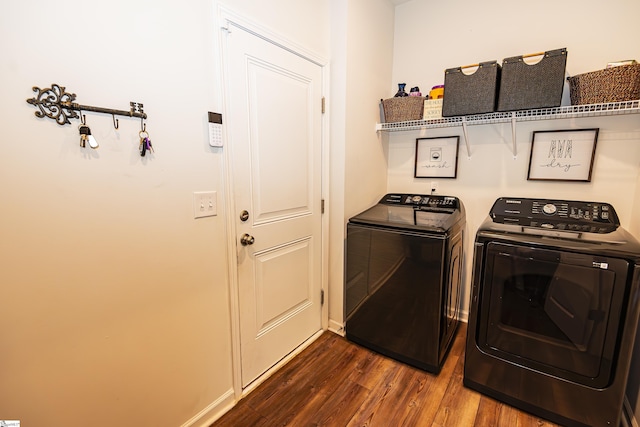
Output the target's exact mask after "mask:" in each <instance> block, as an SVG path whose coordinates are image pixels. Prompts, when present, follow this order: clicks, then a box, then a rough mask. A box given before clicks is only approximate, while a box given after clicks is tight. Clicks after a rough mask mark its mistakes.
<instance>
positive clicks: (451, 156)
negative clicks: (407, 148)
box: [413, 136, 460, 178]
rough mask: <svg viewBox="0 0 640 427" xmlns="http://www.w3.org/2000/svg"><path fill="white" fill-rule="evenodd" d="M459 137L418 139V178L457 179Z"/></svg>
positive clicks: (416, 174)
mask: <svg viewBox="0 0 640 427" xmlns="http://www.w3.org/2000/svg"><path fill="white" fill-rule="evenodd" d="M459 141H460V137H459V136H447V137H437V138H418V139H416V163H415V169H414V174H413V176H415V177H416V178H455V177H456V174H457V172H458V142H459Z"/></svg>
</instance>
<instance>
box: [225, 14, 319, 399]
mask: <svg viewBox="0 0 640 427" xmlns="http://www.w3.org/2000/svg"><path fill="white" fill-rule="evenodd" d="M226 40H227V49H226V52H227V59H228V61H227V64H226V71H227V76H228V86H227V88H228V90H229V93H228V94H227V100H228V105H229V110H228V113H229V114H228V119H227V124H228V130H229V134H228V135H229V141H228V144H227V146H228V148H229V149H230V156H231V159H232V161H231V163H232V164H231V167H232V168H233V170H232V175H233V178H232V180H233V195H232V196H233V200H234V210H235V212H234V214H235V221H236V227H235V228H236V232H237V233H236V234H237V235H236V247H237V252H236V255H237V266H238V290H239V295H238V299H239V311H240V342H241V350H240V351H241V371H242V386H243V387H246V386H247V385H248V384H250V383H251V382H252V381H253V380H255V379H256V378H257V377H259V376H260V375H261V374H262V373H264V372H265V371H266V370H268V369H269V368H270V367H272V366H273V365H274V364H276V363H277V362H278V361H279V360H281V359H282V358H283V357H284V356H286V355H287V354H288V353H290V352H291V351H292V350H294V349H295V348H296V347H298V346H299V345H300V344H302V343H303V342H304V341H305V340H306V339H308V338H309V337H311V336H312V335H313V334H314V333H315V332H317V331H319V330H320V329H321V313H322V310H321V304H320V293H321V284H322V282H321V246H322V245H321V231H322V230H321V211H320V210H321V187H320V186H321V158H322V151H321V148H322V147H321V139H322V138H321V135H322V129H321V122H322V117H321V114H322V111H321V105H322V104H321V103H322V67H321V66H319V65H318V64H316V63H313V62H311V61H309V60H307V59H305V58H303V57H301V56H299V55H297V54H295V53H292V52H291V51H289V50H287V49H284V48H282V47H279V46H277V45H276V44H273V43H271V42H269V41H267V40H265V39H263V38H261V37H258V36H256V35H253V34H251V33H249V32H247V31H244V30H242V29H240V28H237V27H233V26H231V27H230V32H229V33H227V36H226ZM243 236H245V239H244V241H243Z"/></svg>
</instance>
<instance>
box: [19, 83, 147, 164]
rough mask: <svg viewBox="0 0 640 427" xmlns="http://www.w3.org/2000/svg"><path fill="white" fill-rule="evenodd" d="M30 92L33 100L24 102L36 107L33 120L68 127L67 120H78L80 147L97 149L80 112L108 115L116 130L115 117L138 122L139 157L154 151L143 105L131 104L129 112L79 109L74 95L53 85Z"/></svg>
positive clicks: (90, 107)
mask: <svg viewBox="0 0 640 427" xmlns="http://www.w3.org/2000/svg"><path fill="white" fill-rule="evenodd" d="M33 91H34V92H36V96H34V97H33V98H31V99H27V102H28V103H29V104H31V105H35V106H36V107H38V111H36V112H35V115H36V117H39V118H44V117H47V118H50V119H53V120H55V121H56V123H58V124H59V125H63V126H64V125H67V124H71V122H70V121H69V119H80V122H81V124H80V126H79V130H80V136H81V139H80V146H81V147H85V145H86V143H87V142H89V146H90V147H91V148H98V144H97V142H96V141H95V139H94V138H93V137H92V136H91V130H90V129H89V127H88V126H87V123H86V117H85V115H84V114H82V112H83V111H91V112H94V113H104V114H111V116H112V117H113V127H115V128H116V129H118V126H119V122H118V119H116V116H127V117H137V118H140V120H141V123H140V129H141V130H140V133H139V136H140V155H141V156H142V157H144V155H145V153H147V152H148V151H153V146H152V145H151V141H150V140H149V133H148V132H147V125H146V123H145V122H144V120H145V119H146V118H147V115H146V114H145V112H144V110H143V105H142V104H141V103H139V102H130V103H129V105H130V107H131V108H130V109H129V111H126V110H114V109H112V108H102V107H94V106H91V105H80V104H78V103H76V102H74V101H75V100H76V94H75V93H69V92H67V90H66V88H65V87H64V86H60V85H58V84H55V83H53V84H52V85H51V87H50V88H45V89H40V88H39V87H37V86H34V87H33Z"/></svg>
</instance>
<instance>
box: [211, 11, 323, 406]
mask: <svg viewBox="0 0 640 427" xmlns="http://www.w3.org/2000/svg"><path fill="white" fill-rule="evenodd" d="M216 18H217V21H216V23H217V25H216V26H215V28H216V29H217V30H219V31H220V34H219V35H218V52H219V61H220V64H221V76H220V81H219V83H218V88H219V90H220V93H221V94H222V97H221V98H222V112H223V116H227V114H228V111H229V110H228V105H229V102H228V101H229V98H228V97H229V96H230V94H229V93H228V90H227V84H226V82H227V81H228V78H227V76H229V70H228V68H227V66H228V62H227V46H226V42H225V34H224V33H225V32H231V31H246V32H249V33H251V34H253V35H254V36H257V37H260V38H262V39H263V40H266V41H268V42H270V43H272V44H274V45H276V46H278V47H280V48H282V49H285V50H287V51H289V52H291V53H293V54H295V55H298V56H300V57H302V58H304V59H306V60H308V61H311V62H313V63H315V64H317V65H318V66H320V67H321V70H322V94H323V97H324V98H325V99H326V98H327V94H328V93H329V75H330V69H329V63H328V61H327V60H326V59H324V58H322V57H321V56H319V55H316V54H315V53H313V52H311V51H309V50H307V49H305V48H304V47H302V46H299V45H297V44H295V43H293V42H291V41H290V40H288V39H286V38H283V37H282V36H280V35H278V34H276V33H274V32H272V31H271V30H269V29H268V28H265V27H263V26H261V25H259V24H257V23H255V22H253V21H250V20H248V19H246V18H244V17H243V16H241V15H239V14H237V13H236V12H234V11H232V10H230V9H228V8H227V7H224V6H221V5H218V7H217V11H216ZM328 104H329V103H328V102H325V110H324V114H323V115H322V118H321V150H322V154H321V157H322V158H321V159H320V161H321V164H322V165H321V175H322V176H321V190H320V192H321V197H322V199H323V200H324V201H325V205H324V212H325V213H323V214H322V217H321V223H322V230H321V240H322V245H321V246H322V249H321V254H320V256H321V271H320V275H321V288H322V290H323V291H324V304H323V305H322V311H321V312H322V314H321V328H322V329H321V331H320V332H319V333H317V334H314V335H313V336H312V337H310V338H309V339H308V340H307V341H305V342H304V343H301V345H300V346H299V347H298V348H297V349H296V350H294V351H293V352H292V353H291V354H289V355H287V356H286V357H285V358H284V359H282V360H281V361H280V362H278V363H277V364H276V365H274V366H273V367H271V368H270V369H268V370H267V371H266V372H264V373H263V374H262V375H261V376H260V377H259V378H257V379H256V380H255V381H253V382H252V383H251V384H250V385H249V386H248V387H247V388H244V389H243V388H242V376H241V375H242V370H241V365H242V364H241V346H240V301H239V284H238V256H237V250H236V244H237V243H236V240H237V239H236V235H237V229H236V221H235V212H236V211H237V210H236V207H235V204H234V203H235V202H234V197H233V188H234V183H235V182H234V177H233V170H232V167H231V165H232V159H233V149H232V145H233V143H232V141H230V140H229V134H228V133H227V127H226V126H225V127H224V128H223V133H224V139H225V147H224V149H223V158H224V169H225V170H224V177H225V182H226V184H225V196H224V200H225V206H226V209H225V213H226V217H227V218H226V226H227V261H228V267H227V268H228V277H229V307H230V320H231V361H232V367H233V373H232V383H233V392H234V397H235V400H236V401H237V400H239V399H240V398H241V397H242V396H243V395H245V394H247V393H249V392H250V391H251V390H253V389H254V388H255V387H257V386H258V385H259V384H261V383H262V382H264V381H265V380H266V379H267V378H269V377H270V376H271V375H272V374H273V373H274V372H275V371H277V370H278V369H279V368H280V367H281V366H282V365H284V364H286V363H287V362H288V361H289V360H290V359H291V358H293V357H294V356H295V355H296V354H298V353H299V352H300V351H302V350H303V349H304V348H305V347H307V346H308V345H309V344H311V343H312V342H313V341H314V340H315V339H316V338H317V337H318V336H319V335H320V333H321V332H322V331H325V330H327V329H328V324H329V304H328V301H329V296H328V290H329V286H328V277H329V274H328V271H329V245H328V240H329V207H330V206H329V194H328V192H329V164H328V158H329V139H328V136H329V114H330V110H329V107H328ZM227 117H228V116H227Z"/></svg>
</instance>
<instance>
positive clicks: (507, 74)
mask: <svg viewBox="0 0 640 427" xmlns="http://www.w3.org/2000/svg"><path fill="white" fill-rule="evenodd" d="M538 57H542V59H540V61H539V62H537V63H529V62H530V61H532V60H534V59H538ZM566 65H567V49H566V48H562V49H556V50H550V51H547V52H540V53H533V54H530V55H521V56H513V57H511V58H505V59H503V61H502V77H501V79H500V92H499V93H500V94H499V96H498V111H512V110H528V109H535V108H548V107H558V106H560V103H561V102H562V89H563V87H564V75H565V69H566Z"/></svg>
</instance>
